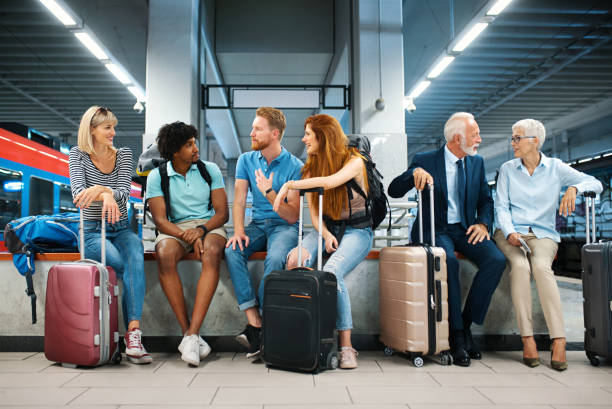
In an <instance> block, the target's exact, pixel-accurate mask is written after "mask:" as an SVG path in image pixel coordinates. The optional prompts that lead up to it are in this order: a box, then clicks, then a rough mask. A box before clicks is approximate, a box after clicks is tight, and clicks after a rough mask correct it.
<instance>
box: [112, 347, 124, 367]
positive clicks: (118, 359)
mask: <svg viewBox="0 0 612 409" xmlns="http://www.w3.org/2000/svg"><path fill="white" fill-rule="evenodd" d="M121 359H122V357H121V352H119V350H117V351H116V352H115V354H114V355H113V358H112V359H111V362H112V363H113V364H115V365H118V364H119V363H121Z"/></svg>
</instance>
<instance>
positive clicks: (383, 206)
mask: <svg viewBox="0 0 612 409" xmlns="http://www.w3.org/2000/svg"><path fill="white" fill-rule="evenodd" d="M347 136H348V139H349V143H348V146H349V147H351V148H355V149H357V150H358V151H359V153H360V154H361V155H362V156H363V157H364V158H365V165H366V173H367V176H368V190H369V192H368V195H366V194H365V192H364V191H363V190H362V189H361V187H360V186H359V184H358V183H357V182H356V181H355V180H354V179H351V180H349V181H348V182H347V183H346V187H347V191H348V195H349V203H350V200H351V199H352V195H353V194H352V190H355V191H356V192H357V193H359V194H360V195H361V196H362V197H363V198H364V199H366V216H365V217H371V220H372V229H376V228H377V227H378V226H379V225H380V224H381V223H382V221H383V220H385V217H386V216H387V209H389V212H390V207H389V199H387V195H386V194H385V187H384V185H383V183H382V179H383V175H381V174H380V172H379V171H378V169H376V163H374V161H373V160H372V154H371V152H370V140H369V139H368V137H367V136H365V135H347ZM351 188H352V189H351ZM353 222H354V223H358V222H359V221H353ZM388 230H391V217H389V227H388Z"/></svg>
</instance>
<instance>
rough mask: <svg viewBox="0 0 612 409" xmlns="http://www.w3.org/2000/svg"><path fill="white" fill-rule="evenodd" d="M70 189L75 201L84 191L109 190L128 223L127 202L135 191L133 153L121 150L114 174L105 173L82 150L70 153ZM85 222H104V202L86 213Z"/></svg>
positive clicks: (112, 172) (118, 152)
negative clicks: (103, 187) (96, 188)
mask: <svg viewBox="0 0 612 409" xmlns="http://www.w3.org/2000/svg"><path fill="white" fill-rule="evenodd" d="M68 162H69V169H70V188H71V189H72V197H73V198H74V197H75V196H76V195H77V194H79V193H80V192H81V191H82V190H84V189H87V188H89V187H92V186H95V185H101V186H105V187H109V188H111V189H112V191H113V197H114V199H115V201H116V202H117V204H118V205H119V211H120V212H121V220H124V219H127V208H126V205H127V202H128V200H129V198H130V190H131V188H132V152H131V151H130V150H129V149H128V148H119V149H118V150H117V159H116V161H115V168H114V169H113V170H112V171H111V172H110V173H102V172H101V171H100V169H98V168H97V167H96V165H94V164H93V162H92V161H91V158H90V157H89V155H88V154H87V153H85V152H83V151H81V150H80V149H79V148H78V147H76V146H75V147H73V148H72V149H70V157H69V160H68ZM83 218H84V219H85V220H100V219H101V218H102V202H93V203H92V204H91V205H90V206H89V207H88V208H87V209H83Z"/></svg>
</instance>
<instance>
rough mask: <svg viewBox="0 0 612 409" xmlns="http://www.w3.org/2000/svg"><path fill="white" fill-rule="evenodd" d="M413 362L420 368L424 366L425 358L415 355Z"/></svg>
mask: <svg viewBox="0 0 612 409" xmlns="http://www.w3.org/2000/svg"><path fill="white" fill-rule="evenodd" d="M412 363H413V364H414V366H416V367H417V368H420V367H422V366H423V358H421V357H420V356H417V357H415V358H414V359H413V360H412Z"/></svg>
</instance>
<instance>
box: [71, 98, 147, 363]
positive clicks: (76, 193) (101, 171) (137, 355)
mask: <svg viewBox="0 0 612 409" xmlns="http://www.w3.org/2000/svg"><path fill="white" fill-rule="evenodd" d="M116 125H117V118H116V117H115V114H113V113H112V112H111V110H110V109H108V108H104V107H100V106H92V107H90V108H89V109H88V110H87V111H85V113H84V114H83V117H82V118H81V124H80V126H79V137H78V147H74V148H72V149H71V150H70V159H69V166H70V186H71V188H72V197H73V199H74V203H75V204H76V206H77V207H79V208H80V209H81V210H82V212H83V218H84V227H85V230H84V232H85V257H86V258H88V259H94V260H100V252H101V245H102V239H101V227H102V223H106V261H107V264H108V265H109V266H111V267H112V268H113V269H114V270H115V272H116V273H117V276H118V277H119V278H120V279H121V280H123V288H124V291H123V297H122V306H123V321H124V323H125V325H126V326H127V332H126V334H125V345H126V350H125V353H126V355H127V358H128V360H129V361H130V362H132V363H136V364H148V363H151V362H152V358H151V356H150V355H149V354H148V353H147V351H146V350H145V348H144V346H143V345H142V340H141V336H142V332H141V331H140V321H141V317H142V305H143V302H144V294H145V276H144V250H143V246H142V241H141V240H140V238H139V237H138V236H137V235H136V234H135V233H134V232H133V231H132V230H131V228H130V225H129V221H128V217H127V203H128V200H129V197H130V190H131V181H132V153H131V152H130V150H129V149H128V148H119V149H117V148H115V147H114V146H113V139H114V138H115V126H116ZM102 215H104V221H102Z"/></svg>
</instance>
